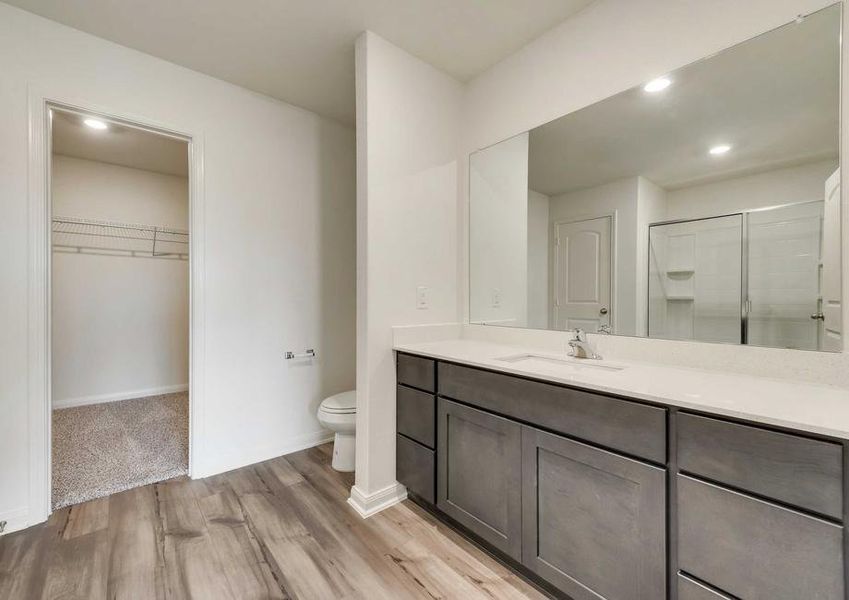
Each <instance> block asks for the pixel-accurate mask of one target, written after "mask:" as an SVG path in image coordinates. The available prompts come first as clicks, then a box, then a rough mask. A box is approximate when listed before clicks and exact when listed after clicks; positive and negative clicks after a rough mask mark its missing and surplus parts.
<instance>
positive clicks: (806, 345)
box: [749, 202, 823, 350]
mask: <svg viewBox="0 0 849 600" xmlns="http://www.w3.org/2000/svg"><path fill="white" fill-rule="evenodd" d="M822 211H823V203H822V202H811V203H807V204H801V205H796V206H791V207H787V208H780V209H774V210H769V211H762V212H753V213H751V214H750V215H749V299H750V300H751V311H750V313H749V343H750V344H755V345H760V346H777V347H786V348H800V349H806V350H815V349H816V348H817V345H818V339H817V336H818V322H817V321H815V320H813V319H811V315H812V314H815V313H817V312H819V307H818V304H819V266H820V239H821V229H822Z"/></svg>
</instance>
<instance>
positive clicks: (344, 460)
mask: <svg viewBox="0 0 849 600" xmlns="http://www.w3.org/2000/svg"><path fill="white" fill-rule="evenodd" d="M356 439H357V438H356V435H355V434H353V433H337V434H336V436H335V437H334V438H333V461H332V462H331V463H330V466H331V467H333V468H334V469H335V470H337V471H341V472H342V473H350V472H351V471H353V470H354V464H355V458H356Z"/></svg>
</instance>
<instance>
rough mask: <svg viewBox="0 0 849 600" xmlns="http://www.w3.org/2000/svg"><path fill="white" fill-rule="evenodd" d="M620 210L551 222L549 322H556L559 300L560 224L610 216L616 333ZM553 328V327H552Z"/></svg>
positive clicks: (612, 325)
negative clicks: (617, 241)
mask: <svg viewBox="0 0 849 600" xmlns="http://www.w3.org/2000/svg"><path fill="white" fill-rule="evenodd" d="M618 213H619V211H618V210H616V209H613V210H609V211H602V212H599V213H588V214H586V215H583V214H582V215H576V216H574V217H566V218H563V219H557V220H556V221H552V222H551V226H550V227H551V229H550V230H549V244H548V246H549V248H548V251H549V261H548V264H549V274H548V277H549V281H550V282H551V283H552V284H553V285H551V289H550V290H549V311H548V320H549V324H553V323H554V322H555V310H556V302H557V260H556V259H557V243H556V239H557V226H558V225H568V224H569V223H580V222H582V221H593V220H595V219H602V218H605V217H606V218H609V219H610V331H611V333H612V334H614V335H617V334H616V322H617V317H618V314H619V312H618V306H617V302H616V280H617V279H618V275H619V271H618V268H619V266H618V261H617V260H616V246H617V245H616V238H617V235H618V233H619V226H618V223H619V219H618V216H619V215H618ZM552 329H553V328H552ZM553 330H554V331H561V330H560V329H553ZM588 333H596V332H594V331H590V332H588Z"/></svg>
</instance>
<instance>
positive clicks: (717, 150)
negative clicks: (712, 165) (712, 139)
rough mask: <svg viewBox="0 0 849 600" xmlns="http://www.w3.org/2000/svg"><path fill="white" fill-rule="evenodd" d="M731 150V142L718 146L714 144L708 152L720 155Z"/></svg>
mask: <svg viewBox="0 0 849 600" xmlns="http://www.w3.org/2000/svg"><path fill="white" fill-rule="evenodd" d="M729 150H731V146H730V145H729V144H719V145H718V146H714V147H713V148H711V149H710V150H708V152H710V153H711V154H713V155H714V156H718V155H719V154H725V153H726V152H728V151H729Z"/></svg>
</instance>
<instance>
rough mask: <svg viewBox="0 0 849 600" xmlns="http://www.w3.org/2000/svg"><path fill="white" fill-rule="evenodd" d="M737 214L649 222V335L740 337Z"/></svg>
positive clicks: (735, 339) (707, 338)
mask: <svg viewBox="0 0 849 600" xmlns="http://www.w3.org/2000/svg"><path fill="white" fill-rule="evenodd" d="M742 258H743V215H742V214H736V215H728V216H722V217H710V218H705V219H694V220H689V221H678V222H674V223H660V224H657V225H651V226H650V227H649V289H648V294H649V298H648V304H649V315H648V319H649V323H648V325H649V326H648V334H649V337H654V338H663V339H679V340H698V341H704V342H728V343H735V344H739V343H741V342H742V341H743V322H742V290H743V287H742V285H743V283H742V265H743V260H742Z"/></svg>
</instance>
